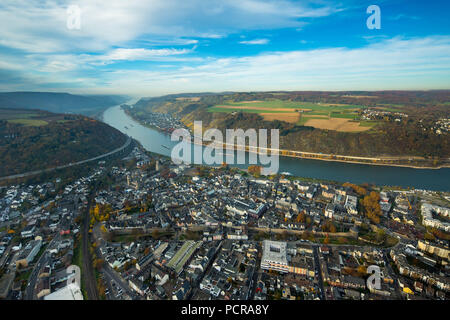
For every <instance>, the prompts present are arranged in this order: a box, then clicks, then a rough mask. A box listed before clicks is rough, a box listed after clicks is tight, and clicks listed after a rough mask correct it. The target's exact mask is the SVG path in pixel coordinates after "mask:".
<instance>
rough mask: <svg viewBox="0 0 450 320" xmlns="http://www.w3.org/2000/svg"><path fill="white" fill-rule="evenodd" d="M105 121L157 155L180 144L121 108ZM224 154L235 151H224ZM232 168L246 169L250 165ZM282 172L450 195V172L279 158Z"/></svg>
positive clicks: (105, 116) (108, 112)
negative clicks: (445, 192) (142, 123)
mask: <svg viewBox="0 0 450 320" xmlns="http://www.w3.org/2000/svg"><path fill="white" fill-rule="evenodd" d="M103 121H104V122H106V123H107V124H109V125H110V126H112V127H115V128H116V129H118V130H120V131H121V132H123V133H125V134H127V135H129V136H131V137H132V138H134V139H136V140H137V141H139V142H140V143H141V144H142V145H143V146H144V148H146V149H147V150H149V151H151V152H154V153H158V154H162V155H165V156H169V157H170V155H171V148H172V147H174V146H175V145H176V144H177V143H178V142H177V141H171V139H170V135H168V134H165V133H163V132H160V131H158V130H156V129H151V128H148V127H145V126H142V125H141V124H139V123H138V122H137V121H135V120H134V119H132V118H131V117H129V116H128V115H127V114H125V112H124V111H123V110H122V109H121V108H120V106H114V107H110V108H109V109H107V110H106V111H105V112H104V114H103ZM225 152H233V151H230V150H225ZM233 166H235V167H239V168H245V169H246V168H247V167H248V164H243V165H233ZM279 172H289V173H291V174H292V175H294V176H299V177H308V178H317V179H326V180H333V181H340V182H352V183H356V184H361V183H364V182H368V183H373V184H376V185H387V186H402V187H415V188H418V189H428V190H439V191H450V168H443V169H414V168H405V167H389V166H374V165H366V164H354V163H344V162H334V161H322V160H309V159H297V158H289V157H281V156H280V167H279Z"/></svg>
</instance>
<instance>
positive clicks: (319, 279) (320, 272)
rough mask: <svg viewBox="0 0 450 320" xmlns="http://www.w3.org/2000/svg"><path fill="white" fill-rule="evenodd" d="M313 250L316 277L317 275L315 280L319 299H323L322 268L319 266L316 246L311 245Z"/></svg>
mask: <svg viewBox="0 0 450 320" xmlns="http://www.w3.org/2000/svg"><path fill="white" fill-rule="evenodd" d="M313 251H314V261H315V265H316V268H315V270H314V271H315V273H316V277H317V281H318V284H319V289H320V292H319V296H320V300H325V289H324V288H323V279H322V270H321V268H320V260H319V253H318V249H317V246H314V247H313Z"/></svg>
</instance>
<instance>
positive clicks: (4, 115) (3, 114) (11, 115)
mask: <svg viewBox="0 0 450 320" xmlns="http://www.w3.org/2000/svg"><path fill="white" fill-rule="evenodd" d="M36 116H39V114H37V113H22V112H20V111H19V112H17V111H13V110H4V109H0V120H13V119H17V118H20V119H29V118H32V117H36Z"/></svg>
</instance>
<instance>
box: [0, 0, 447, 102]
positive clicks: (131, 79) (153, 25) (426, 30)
mask: <svg viewBox="0 0 450 320" xmlns="http://www.w3.org/2000/svg"><path fill="white" fill-rule="evenodd" d="M372 4H376V5H378V6H379V7H380V9H381V29H379V30H376V29H373V30H370V29H369V28H367V25H366V20H367V18H368V17H369V16H370V14H367V12H366V10H367V7H368V6H369V5H372ZM73 6H75V7H73ZM69 8H71V9H73V8H75V9H76V8H79V9H80V10H81V11H80V20H79V21H80V28H79V29H78V28H76V18H74V17H76V11H77V10H68V9H69ZM448 12H450V2H449V1H446V0H442V1H437V0H436V1H434V0H433V1H418V0H417V1H416V0H373V1H372V0H370V1H367V0H345V1H344V0H341V1H334V0H304V1H303V0H297V1H294V0H147V1H145V0H108V1H101V0H73V1H63V0H52V1H46V0H1V2H0V91H24V90H26V91H63V92H71V93H119V94H129V95H139V96H142V95H143V96H155V95H162V94H167V93H178V92H206V91H216V92H220V91H252V90H253V91H262V90H380V89H450V23H449V22H448ZM74 27H75V28H74Z"/></svg>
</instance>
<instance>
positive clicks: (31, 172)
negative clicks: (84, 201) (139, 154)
mask: <svg viewBox="0 0 450 320" xmlns="http://www.w3.org/2000/svg"><path fill="white" fill-rule="evenodd" d="M131 141H132V140H131V138H130V137H128V138H127V141H126V142H125V144H124V145H123V146H121V147H119V148H117V149H114V150H113V151H110V152H108V153H104V154H102V155H99V156H96V157H94V158H90V159H86V160H82V161H78V162H74V163H69V164H65V165H62V166H58V167H54V168H47V169H42V170H35V171H29V172H25V173H19V174H14V175H10V176H6V177H1V178H0V181H3V180H9V179H17V178H25V177H29V176H34V175H36V174H40V173H44V172H51V171H54V170H59V169H64V168H69V167H73V166H78V165H80V164H83V163H88V162H91V161H96V160H100V159H103V158H105V157H109V156H110V155H113V154H115V153H117V152H120V151H122V150H124V149H125V148H127V147H128V146H129V145H130V143H131Z"/></svg>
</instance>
